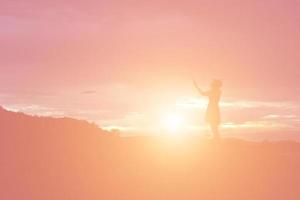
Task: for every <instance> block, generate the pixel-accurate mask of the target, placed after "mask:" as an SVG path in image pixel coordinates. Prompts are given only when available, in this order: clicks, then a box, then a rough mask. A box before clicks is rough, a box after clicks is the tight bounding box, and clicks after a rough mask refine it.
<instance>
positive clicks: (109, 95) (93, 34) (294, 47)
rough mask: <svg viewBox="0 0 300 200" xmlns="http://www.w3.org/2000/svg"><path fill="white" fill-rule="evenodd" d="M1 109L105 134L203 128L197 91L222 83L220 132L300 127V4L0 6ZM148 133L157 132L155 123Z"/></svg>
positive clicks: (211, 0)
mask: <svg viewBox="0 0 300 200" xmlns="http://www.w3.org/2000/svg"><path fill="white" fill-rule="evenodd" d="M0 10H1V12H0V43H1V45H0V69H1V71H0V72H1V73H0V104H1V105H2V106H4V107H5V108H7V109H9V110H13V111H21V112H25V113H28V114H33V115H42V116H54V117H62V116H68V117H75V118H79V119H85V120H88V121H91V122H95V123H97V124H98V125H99V126H100V127H102V128H105V129H112V128H118V129H120V130H122V131H123V132H127V133H133V132H134V133H146V132H155V131H156V132H157V130H158V129H160V128H163V127H160V125H159V124H160V123H161V122H162V121H163V120H161V119H162V118H165V116H180V117H181V118H182V120H183V121H185V126H186V128H187V127H188V129H189V130H190V131H195V132H199V131H202V129H205V125H204V123H203V121H204V112H205V105H206V103H207V100H206V99H205V98H203V97H201V96H199V95H198V94H197V91H196V90H195V89H194V88H193V85H192V81H193V79H194V80H196V81H197V82H198V84H199V85H201V87H202V88H203V89H207V88H208V87H209V84H210V81H211V80H212V79H214V78H218V79H221V80H222V81H223V83H224V87H223V96H222V103H221V108H222V119H223V125H222V127H223V129H224V132H227V131H228V132H230V131H231V132H234V131H238V132H239V133H241V132H251V131H252V132H253V131H254V132H258V131H262V132H271V131H283V130H285V131H298V130H299V129H300V101H299V100H300V87H299V85H300V80H299V76H300V70H299V66H300V55H299V54H300V37H299V35H300V2H299V1H296V0H290V1H286V0H265V1H262V0H244V1H240V0H227V1H221V0H203V1H201V0H185V1H182V0H181V1H179V0H172V1H168V0H159V1H156V0H153V1H146V0H140V1H133V0H110V1H101V0H97V1H96V0H93V1H87V0H73V1H68V0H59V1H56V0H53V1H41V0H27V1H26V2H25V1H18V0H14V1H11V0H10V1H8V0H1V2H0ZM154 129H155V130H154Z"/></svg>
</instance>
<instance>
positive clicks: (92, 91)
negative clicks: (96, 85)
mask: <svg viewBox="0 0 300 200" xmlns="http://www.w3.org/2000/svg"><path fill="white" fill-rule="evenodd" d="M96 93H97V91H95V90H86V91H82V92H81V94H96Z"/></svg>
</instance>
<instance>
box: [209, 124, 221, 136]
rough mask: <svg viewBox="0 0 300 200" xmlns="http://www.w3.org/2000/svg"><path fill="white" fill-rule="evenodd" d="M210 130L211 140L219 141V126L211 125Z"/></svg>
mask: <svg viewBox="0 0 300 200" xmlns="http://www.w3.org/2000/svg"><path fill="white" fill-rule="evenodd" d="M210 128H211V132H212V134H213V138H214V139H219V138H220V133H219V125H216V124H211V125H210Z"/></svg>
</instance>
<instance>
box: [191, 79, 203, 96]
mask: <svg viewBox="0 0 300 200" xmlns="http://www.w3.org/2000/svg"><path fill="white" fill-rule="evenodd" d="M193 83H194V86H195V88H196V89H197V90H198V92H199V93H200V94H203V91H202V90H201V89H200V88H199V86H198V84H197V83H196V81H193Z"/></svg>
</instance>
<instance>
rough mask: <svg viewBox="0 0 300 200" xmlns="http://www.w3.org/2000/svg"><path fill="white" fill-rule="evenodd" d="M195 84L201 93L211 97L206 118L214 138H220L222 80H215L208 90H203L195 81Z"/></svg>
mask: <svg viewBox="0 0 300 200" xmlns="http://www.w3.org/2000/svg"><path fill="white" fill-rule="evenodd" d="M194 85H195V87H196V88H197V90H198V91H199V93H200V94H201V95H203V96H207V97H208V98H209V103H208V106H207V110H206V116H205V120H206V122H207V123H208V124H209V125H210V128H211V131H212V133H213V138H215V139H219V138H220V135H219V125H220V122H221V119H220V108H219V101H220V98H221V93H222V91H221V87H222V81H220V80H213V81H212V82H211V85H210V90H208V91H203V90H201V89H200V88H199V87H198V85H197V83H196V82H195V81H194Z"/></svg>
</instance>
